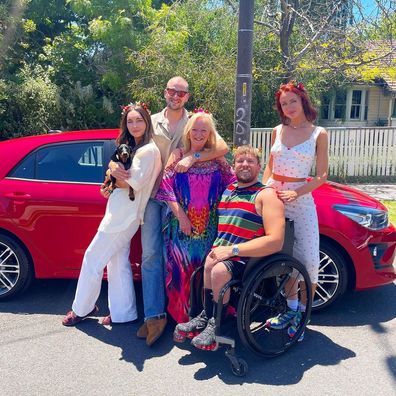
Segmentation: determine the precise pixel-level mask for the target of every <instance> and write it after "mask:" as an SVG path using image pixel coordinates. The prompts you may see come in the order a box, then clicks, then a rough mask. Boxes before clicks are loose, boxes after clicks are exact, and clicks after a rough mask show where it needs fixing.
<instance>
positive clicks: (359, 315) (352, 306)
mask: <svg viewBox="0 0 396 396" xmlns="http://www.w3.org/2000/svg"><path fill="white" fill-rule="evenodd" d="M394 318H396V284H394V283H392V284H390V285H386V286H382V287H379V288H377V289H370V290H365V291H360V292H352V291H349V292H347V293H346V294H345V295H344V296H343V297H342V298H341V300H340V301H339V302H337V303H335V304H334V306H331V307H329V308H328V309H326V310H324V311H323V312H314V313H313V315H312V317H311V323H312V324H313V325H316V326H366V325H371V326H372V328H373V329H374V330H375V331H381V326H380V324H381V323H384V322H388V321H390V320H392V319H394Z"/></svg>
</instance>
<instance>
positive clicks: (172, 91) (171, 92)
mask: <svg viewBox="0 0 396 396" xmlns="http://www.w3.org/2000/svg"><path fill="white" fill-rule="evenodd" d="M165 91H166V93H167V94H168V95H169V96H175V95H177V96H178V97H179V98H184V97H185V96H186V95H187V94H188V92H187V91H177V90H176V89H173V88H166V90H165Z"/></svg>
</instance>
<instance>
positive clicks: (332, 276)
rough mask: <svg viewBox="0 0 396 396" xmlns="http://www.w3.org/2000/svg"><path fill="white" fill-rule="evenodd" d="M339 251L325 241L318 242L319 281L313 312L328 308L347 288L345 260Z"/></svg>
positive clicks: (336, 247) (332, 244)
mask: <svg viewBox="0 0 396 396" xmlns="http://www.w3.org/2000/svg"><path fill="white" fill-rule="evenodd" d="M339 249H340V248H339V247H338V246H337V245H336V244H334V243H331V242H329V241H327V240H322V241H321V242H320V247H319V255H320V264H319V280H318V285H317V288H316V293H315V297H314V302H313V305H312V310H313V311H320V310H322V309H325V308H328V307H329V306H330V305H332V304H333V303H334V302H335V301H336V300H338V299H339V298H340V297H341V296H342V295H343V294H344V292H345V290H346V288H347V285H348V266H347V259H346V258H345V256H344V255H343V254H342V252H340V250H339Z"/></svg>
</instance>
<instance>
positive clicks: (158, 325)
mask: <svg viewBox="0 0 396 396" xmlns="http://www.w3.org/2000/svg"><path fill="white" fill-rule="evenodd" d="M145 323H146V324H147V338H146V344H147V345H148V346H151V345H153V344H154V342H155V341H157V340H158V338H160V336H161V334H162V333H163V331H164V330H165V327H166V323H167V320H166V318H162V319H155V318H153V319H148V320H146V322H145Z"/></svg>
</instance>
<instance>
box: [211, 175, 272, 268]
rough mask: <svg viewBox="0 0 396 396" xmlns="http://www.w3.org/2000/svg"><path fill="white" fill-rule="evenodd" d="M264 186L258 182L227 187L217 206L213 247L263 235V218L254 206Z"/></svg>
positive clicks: (232, 258) (233, 258)
mask: <svg viewBox="0 0 396 396" xmlns="http://www.w3.org/2000/svg"><path fill="white" fill-rule="evenodd" d="M264 188H266V187H265V186H264V185H263V184H262V183H260V182H257V183H255V184H253V185H251V186H249V187H238V184H237V183H233V184H231V185H229V186H228V187H227V189H226V190H225V191H224V193H223V195H222V197H221V201H220V203H219V206H218V208H217V212H218V215H219V225H218V228H217V238H216V240H215V241H214V243H213V247H217V246H229V245H234V244H238V243H242V242H246V241H249V240H250V239H253V238H257V237H259V236H263V235H265V230H264V227H263V219H262V217H261V216H260V215H258V214H257V213H256V206H255V201H256V196H257V194H258V193H259V192H260V191H262V190H263V189H264ZM245 259H246V258H245V257H231V258H230V260H244V261H245Z"/></svg>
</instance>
